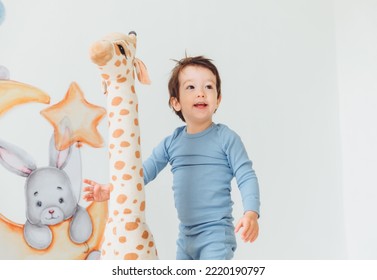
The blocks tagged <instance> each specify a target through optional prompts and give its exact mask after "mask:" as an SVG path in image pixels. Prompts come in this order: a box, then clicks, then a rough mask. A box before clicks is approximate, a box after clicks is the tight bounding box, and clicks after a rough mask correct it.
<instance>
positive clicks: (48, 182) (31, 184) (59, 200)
mask: <svg viewBox="0 0 377 280" xmlns="http://www.w3.org/2000/svg"><path fill="white" fill-rule="evenodd" d="M25 192H26V216H27V219H28V220H29V222H30V223H32V224H35V225H55V224H58V223H60V222H62V221H63V220H66V219H68V218H70V217H71V216H72V215H73V214H74V212H75V211H76V207H77V202H76V199H75V197H74V194H73V192H72V186H71V182H70V180H69V177H68V175H67V174H66V173H65V172H64V171H63V170H60V169H58V168H54V167H45V168H39V169H37V170H35V171H34V172H32V173H31V174H30V176H29V177H28V179H27V180H26V185H25Z"/></svg>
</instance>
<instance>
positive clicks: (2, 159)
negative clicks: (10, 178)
mask: <svg viewBox="0 0 377 280" xmlns="http://www.w3.org/2000/svg"><path fill="white" fill-rule="evenodd" d="M0 163H1V164H2V165H3V166H4V167H5V168H6V169H8V170H9V171H11V172H13V173H15V174H17V175H20V176H23V177H28V176H29V175H30V174H31V172H33V171H34V170H35V169H36V168H37V166H36V165H35V163H34V160H33V159H32V158H31V157H30V156H29V155H28V154H27V153H26V152H25V151H24V150H22V149H20V148H18V147H16V146H14V145H12V144H10V143H7V142H5V141H3V140H1V139H0Z"/></svg>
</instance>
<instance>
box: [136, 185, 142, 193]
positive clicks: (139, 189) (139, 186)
mask: <svg viewBox="0 0 377 280" xmlns="http://www.w3.org/2000/svg"><path fill="white" fill-rule="evenodd" d="M136 187H137V190H138V191H140V192H141V191H142V190H143V185H142V184H140V183H139V184H137V185H136Z"/></svg>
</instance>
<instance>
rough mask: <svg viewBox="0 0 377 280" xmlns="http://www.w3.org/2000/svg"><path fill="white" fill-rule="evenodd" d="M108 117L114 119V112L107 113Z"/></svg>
mask: <svg viewBox="0 0 377 280" xmlns="http://www.w3.org/2000/svg"><path fill="white" fill-rule="evenodd" d="M109 117H110V118H112V117H114V112H110V113H109ZM109 125H110V123H109Z"/></svg>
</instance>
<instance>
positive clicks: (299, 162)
mask: <svg viewBox="0 0 377 280" xmlns="http://www.w3.org/2000/svg"><path fill="white" fill-rule="evenodd" d="M3 3H4V5H5V7H6V9H7V16H6V20H5V21H4V23H3V24H2V25H1V26H0V64H3V65H5V66H6V67H8V69H9V70H10V74H11V78H12V79H14V80H17V81H22V82H25V83H30V84H32V85H35V86H38V87H40V88H41V89H43V90H45V91H46V92H48V93H49V94H50V95H51V98H52V100H51V103H52V104H55V103H57V102H59V101H60V100H61V99H62V98H63V96H64V94H65V92H66V90H67V89H68V86H69V84H70V82H71V81H77V82H78V84H79V85H80V86H81V88H82V89H83V91H84V93H85V96H86V98H87V99H88V101H90V102H91V103H95V104H98V105H102V106H105V99H104V96H103V95H102V93H101V90H100V81H99V74H98V72H97V69H96V67H95V66H94V65H93V64H92V63H91V62H90V60H89V58H88V48H89V46H90V44H91V43H92V42H94V41H96V40H97V39H99V38H101V37H102V36H103V35H105V34H107V33H109V32H113V31H120V32H125V33H127V32H128V31H130V30H135V31H136V32H137V33H138V35H139V36H138V38H139V41H138V53H137V56H138V57H139V58H141V59H142V60H143V61H144V62H145V64H146V65H147V67H148V70H149V74H150V76H151V79H152V85H151V86H149V87H147V86H142V85H140V84H138V85H137V86H136V87H137V91H138V93H139V101H140V123H141V127H142V131H141V132H142V145H143V157H144V158H145V157H147V156H148V155H149V154H150V152H151V150H152V148H153V147H154V146H155V145H156V144H157V143H158V142H159V141H160V140H161V139H162V138H163V137H165V136H166V135H168V134H169V133H171V132H172V131H173V129H174V128H175V127H176V126H178V125H181V122H180V121H179V119H178V118H177V117H176V116H175V115H174V114H173V113H172V112H171V111H170V109H169V108H168V106H167V99H168V98H167V95H168V94H167V87H166V85H167V81H168V77H169V73H170V70H171V68H172V67H173V66H174V63H173V62H172V61H171V60H170V59H179V58H181V57H182V56H184V54H185V52H187V53H188V54H189V55H199V54H204V55H206V56H208V57H211V58H213V59H214V61H215V63H216V65H217V66H218V68H219V71H220V74H221V76H222V80H223V102H222V104H221V107H220V109H219V111H218V112H217V114H216V117H215V121H216V122H222V123H225V124H227V125H229V126H230V127H231V128H233V129H234V130H235V131H237V132H238V133H239V134H240V136H241V137H242V139H243V141H244V143H245V146H246V148H247V150H248V152H249V155H250V157H251V158H252V160H253V161H254V167H255V169H256V172H257V175H258V177H259V182H260V187H261V198H262V217H261V219H260V226H261V229H260V237H259V239H258V240H257V242H256V243H255V244H252V245H250V244H243V243H242V242H241V241H240V240H239V241H240V242H239V248H238V251H237V253H236V256H235V258H236V259H342V258H346V257H347V246H346V239H345V236H346V233H347V236H348V237H349V235H348V233H349V228H347V230H348V231H346V229H345V220H344V213H346V214H347V215H349V214H350V212H352V211H351V209H352V205H350V204H349V203H347V193H345V194H344V195H345V196H344V197H345V198H346V200H345V205H343V188H342V173H341V165H342V164H341V159H342V155H341V147H340V142H341V141H340V128H339V108H338V106H339V103H338V88H337V87H338V82H337V72H336V71H337V65H336V61H337V60H336V59H337V58H338V59H339V56H338V57H337V56H336V41H335V37H336V36H335V24H334V6H333V2H332V1H327V0H307V1H302V0H286V1H279V0H265V1H248V0H235V1H218V0H207V1H199V0H191V1H188V0H187V1H186V0H185V1H184V0H180V1H177V0H165V1H152V0H151V1H147V0H140V1H116V0H106V1H90V2H87V1H74V0H66V1H50V0H44V1H43V0H39V1H26V0H18V1H10V0H8V1H7V0H3ZM340 5H341V4H340V1H339V3H338V4H337V5H336V6H335V7H336V8H339V7H338V6H340ZM146 6H149V8H148V9H146V8H145V7H146ZM337 24H342V23H341V22H340V21H339V20H338V21H337ZM337 26H338V25H337ZM337 38H338V37H337ZM337 43H339V40H338V41H337ZM338 49H339V46H338ZM344 78H347V77H344ZM45 107H46V106H45V105H42V104H27V105H22V108H21V107H19V108H14V109H13V110H12V111H10V112H9V113H7V114H6V115H4V116H3V117H1V118H0V137H1V138H3V139H5V140H8V141H13V142H15V143H16V144H17V145H19V146H22V147H23V148H25V149H26V150H27V151H29V152H30V153H31V154H32V155H34V156H35V158H37V160H38V162H39V163H40V164H46V163H47V143H48V139H49V137H50V135H51V133H52V128H51V127H50V126H49V124H48V123H47V122H46V120H45V119H43V118H42V117H41V116H40V115H39V111H40V110H42V109H44V108H45ZM341 117H342V115H341ZM370 120H371V119H370ZM35 127H38V128H39V131H40V132H38V134H36V133H35ZM156 128H157V129H156ZM100 131H101V133H102V135H104V136H106V121H103V123H101V125H100ZM371 133H372V132H371ZM343 143H344V142H343ZM343 150H344V149H343ZM82 152H83V164H84V170H83V173H84V174H83V175H84V176H85V177H90V178H93V179H95V180H98V181H102V182H105V181H106V180H107V175H108V172H107V161H106V157H107V152H106V149H105V148H103V149H93V148H90V147H88V146H86V147H83V149H82ZM93 162H96V164H93ZM0 180H1V185H0V188H2V189H3V192H4V193H6V194H7V195H6V197H5V196H0V213H3V214H6V215H7V216H10V217H11V218H13V219H16V220H19V221H21V222H22V221H23V219H24V209H23V207H24V202H23V191H22V179H19V178H15V176H14V175H11V174H8V173H7V172H6V171H5V170H4V169H3V168H1V169H0ZM4 182H5V183H4ZM234 187H235V190H234V201H235V207H234V215H235V217H236V219H237V218H239V217H240V215H241V214H242V206H241V200H240V198H239V195H238V192H237V189H236V186H234ZM367 190H368V191H370V188H367ZM346 191H347V190H346ZM147 199H148V201H147V203H148V205H147V207H148V209H147V210H148V212H147V218H148V222H149V224H150V227H151V229H152V232H153V233H154V235H155V239H156V243H157V247H158V250H159V254H160V257H161V258H162V259H174V257H175V238H176V234H177V219H176V214H175V209H174V202H173V196H172V191H171V174H170V172H169V168H166V170H164V171H163V172H162V174H161V175H160V176H159V177H158V179H156V180H155V181H154V182H153V183H151V184H150V185H149V186H148V188H147ZM360 203H361V202H360ZM10 207H12V209H15V208H16V209H17V212H16V211H14V210H12V211H9V210H8V209H9V208H10ZM343 207H346V209H343ZM348 217H349V216H348ZM348 217H347V221H348V222H349V218H348ZM347 225H349V223H348V224H347ZM347 240H349V239H347ZM347 245H349V242H348V243H347ZM364 252H365V251H362V250H361V251H360V254H358V255H357V256H361V257H362V256H363V254H364ZM351 256H353V255H351ZM355 256H356V255H355ZM364 256H366V255H364ZM368 256H370V255H368Z"/></svg>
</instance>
